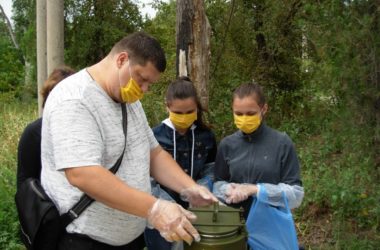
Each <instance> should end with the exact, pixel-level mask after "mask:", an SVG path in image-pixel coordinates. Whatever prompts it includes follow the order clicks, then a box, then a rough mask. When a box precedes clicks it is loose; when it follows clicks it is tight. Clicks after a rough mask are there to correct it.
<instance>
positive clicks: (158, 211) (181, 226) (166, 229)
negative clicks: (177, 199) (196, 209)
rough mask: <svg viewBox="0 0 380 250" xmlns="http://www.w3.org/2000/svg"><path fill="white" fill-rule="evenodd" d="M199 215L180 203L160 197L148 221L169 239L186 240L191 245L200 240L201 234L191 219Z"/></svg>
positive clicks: (150, 212) (151, 210) (149, 214)
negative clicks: (184, 207)
mask: <svg viewBox="0 0 380 250" xmlns="http://www.w3.org/2000/svg"><path fill="white" fill-rule="evenodd" d="M196 218H197V217H196V216H195V214H193V213H192V212H190V211H187V210H185V209H183V208H182V207H181V206H180V205H178V204H176V203H174V202H170V201H166V200H161V199H158V200H157V201H156V202H155V203H154V204H153V206H152V208H151V209H150V211H149V213H148V223H150V224H151V225H153V227H154V228H156V229H157V230H158V231H159V232H160V234H161V236H162V237H164V238H165V239H166V240H167V241H170V242H172V241H180V240H184V241H186V242H187V243H188V244H189V245H190V244H191V242H192V241H193V239H194V240H195V241H199V240H200V236H199V234H198V232H197V230H196V229H195V228H194V227H193V225H192V224H191V222H190V221H194V220H195V219H196Z"/></svg>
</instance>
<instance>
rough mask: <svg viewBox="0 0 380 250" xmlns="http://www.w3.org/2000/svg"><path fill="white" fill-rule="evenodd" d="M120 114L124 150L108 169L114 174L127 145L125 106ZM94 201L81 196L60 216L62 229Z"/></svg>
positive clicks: (88, 197) (84, 195) (86, 196)
mask: <svg viewBox="0 0 380 250" xmlns="http://www.w3.org/2000/svg"><path fill="white" fill-rule="evenodd" d="M121 113H122V117H123V121H122V123H123V132H124V136H125V141H124V149H123V152H122V153H121V155H120V156H119V158H118V159H117V161H116V162H115V164H114V165H113V167H112V168H111V169H110V171H111V172H112V173H113V174H115V173H116V172H117V170H118V169H119V167H120V164H121V162H122V161H123V156H124V152H125V147H126V145H127V110H126V107H125V104H124V103H122V104H121ZM93 201H94V199H93V198H91V197H90V196H88V195H87V194H83V195H82V197H81V198H80V199H79V201H78V202H77V203H76V204H75V205H74V206H73V207H72V208H71V209H70V210H69V211H68V212H67V213H65V214H63V215H61V222H62V225H63V227H66V226H67V225H69V224H70V223H71V222H72V221H73V220H75V219H76V218H78V217H79V215H80V214H81V213H82V212H83V211H84V210H85V209H86V208H87V207H88V206H89V205H90V204H91V203H92V202H93Z"/></svg>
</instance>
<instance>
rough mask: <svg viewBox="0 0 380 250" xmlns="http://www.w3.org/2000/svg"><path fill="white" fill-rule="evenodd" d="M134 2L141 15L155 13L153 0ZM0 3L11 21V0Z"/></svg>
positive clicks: (151, 15)
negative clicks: (138, 7)
mask: <svg viewBox="0 0 380 250" xmlns="http://www.w3.org/2000/svg"><path fill="white" fill-rule="evenodd" d="M134 2H137V3H138V5H139V6H140V11H141V14H142V15H143V16H145V14H148V15H149V16H150V17H154V16H155V15H156V11H155V10H154V9H153V8H152V5H151V3H152V2H153V0H134ZM143 4H145V7H142V6H143ZM0 5H1V6H2V7H3V9H4V11H5V14H6V15H7V16H8V18H9V20H10V21H11V22H12V18H11V17H12V0H0Z"/></svg>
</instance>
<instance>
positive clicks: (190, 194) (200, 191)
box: [180, 185, 218, 207]
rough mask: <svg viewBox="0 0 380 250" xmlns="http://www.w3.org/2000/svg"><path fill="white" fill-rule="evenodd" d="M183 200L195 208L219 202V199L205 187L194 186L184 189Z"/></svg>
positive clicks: (181, 194)
mask: <svg viewBox="0 0 380 250" xmlns="http://www.w3.org/2000/svg"><path fill="white" fill-rule="evenodd" d="M180 196H181V199H182V200H184V201H187V202H189V203H190V205H191V206H193V207H202V206H207V205H211V204H213V203H214V202H218V199H217V198H216V197H215V196H214V195H213V194H212V193H211V192H210V191H209V190H208V189H207V188H205V187H203V186H201V185H194V186H192V187H190V188H186V189H183V190H182V191H181V193H180Z"/></svg>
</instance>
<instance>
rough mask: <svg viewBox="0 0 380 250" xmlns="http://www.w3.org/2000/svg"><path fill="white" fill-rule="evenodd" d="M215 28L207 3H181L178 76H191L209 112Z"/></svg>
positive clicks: (189, 0)
mask: <svg viewBox="0 0 380 250" xmlns="http://www.w3.org/2000/svg"><path fill="white" fill-rule="evenodd" d="M210 37H211V27H210V24H209V22H208V19H207V16H206V13H205V8H204V1H203V0H178V1H177V23H176V42H177V58H176V68H177V76H189V77H190V79H191V80H192V81H193V83H194V85H195V88H196V89H197V91H198V95H199V97H200V101H201V104H202V106H203V108H204V109H206V110H207V109H208V100H209V96H208V80H209V65H210Z"/></svg>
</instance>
